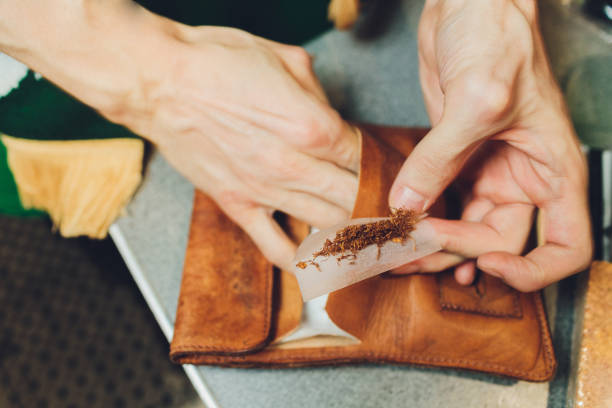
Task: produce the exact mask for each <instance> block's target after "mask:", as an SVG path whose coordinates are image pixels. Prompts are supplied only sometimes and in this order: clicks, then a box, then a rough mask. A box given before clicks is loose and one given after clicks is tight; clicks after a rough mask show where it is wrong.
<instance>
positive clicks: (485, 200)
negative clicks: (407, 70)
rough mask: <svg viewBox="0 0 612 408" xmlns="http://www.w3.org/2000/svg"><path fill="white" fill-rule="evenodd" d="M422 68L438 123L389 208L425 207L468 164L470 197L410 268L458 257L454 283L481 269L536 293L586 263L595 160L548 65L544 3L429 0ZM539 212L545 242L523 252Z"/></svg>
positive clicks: (433, 266) (451, 262)
mask: <svg viewBox="0 0 612 408" xmlns="http://www.w3.org/2000/svg"><path fill="white" fill-rule="evenodd" d="M419 67H420V77H421V85H422V88H423V94H424V97H425V104H426V107H427V111H428V113H429V117H430V119H431V122H432V126H433V127H432V129H431V131H430V132H429V133H428V134H427V135H426V136H425V137H424V138H423V140H422V141H420V142H419V144H418V145H417V146H416V147H415V149H414V150H413V152H412V153H411V154H410V156H409V157H408V158H407V160H406V162H405V163H404V166H403V167H402V169H401V171H400V173H399V175H398V177H397V179H396V180H395V183H394V186H393V188H392V191H391V194H390V201H391V202H390V204H391V206H394V207H411V208H415V209H417V210H426V209H427V207H428V206H429V205H430V204H431V203H433V202H434V201H435V200H436V198H437V197H438V196H439V195H440V193H441V192H442V191H443V190H444V188H445V187H446V186H447V185H448V184H449V183H450V182H451V181H452V180H454V179H456V178H457V176H458V175H459V173H460V171H461V170H462V169H464V171H463V173H462V176H463V177H459V179H460V181H463V182H464V187H466V188H465V192H466V193H467V195H466V200H465V202H464V205H465V206H464V210H463V214H462V219H461V220H457V221H449V220H431V221H432V223H433V225H434V227H435V228H436V232H437V233H438V235H439V237H440V238H441V242H442V246H443V248H444V249H445V251H446V252H442V253H437V254H434V255H432V256H430V257H428V259H422V260H419V261H417V262H416V263H414V264H413V265H410V267H406V268H403V271H404V272H437V271H441V270H444V269H446V268H449V267H451V266H455V265H459V266H458V267H457V268H456V270H455V277H456V278H457V281H459V282H460V283H463V284H469V283H470V282H471V281H472V280H473V279H474V276H475V271H476V269H475V268H476V266H478V268H479V269H481V270H482V271H484V272H486V273H489V274H491V275H493V276H496V277H499V278H501V279H503V280H504V281H506V283H508V284H509V285H511V286H513V287H515V288H517V289H519V290H522V291H533V290H536V289H540V288H542V287H544V286H546V285H549V284H550V283H552V282H555V281H557V280H559V279H562V278H564V277H566V276H568V275H570V274H572V273H576V272H579V271H581V270H583V269H584V268H586V267H587V265H588V264H589V261H590V258H591V253H592V242H591V231H590V221H589V207H588V200H587V184H588V174H587V168H586V161H585V159H584V157H583V155H582V153H581V151H580V145H579V143H578V139H577V137H576V134H575V132H574V129H573V127H572V124H571V121H570V119H569V116H568V113H567V109H566V107H565V104H564V101H563V96H562V94H561V92H560V90H559V88H558V86H557V84H556V83H555V79H554V76H553V74H552V71H551V69H550V66H549V64H548V60H547V57H546V52H545V48H544V43H543V41H542V37H541V34H540V31H539V28H538V19H537V4H536V2H535V1H534V0H523V1H516V0H514V1H512V0H428V1H427V2H426V4H425V8H424V10H423V14H422V16H421V22H420V25H419ZM466 162H467V164H468V166H467V167H465V166H464V164H466ZM464 167H465V168H464ZM536 208H537V209H539V212H540V217H541V225H542V228H541V233H542V235H541V238H542V239H543V240H544V241H545V243H544V245H542V246H540V247H538V248H536V249H534V250H533V251H531V252H529V253H528V254H526V255H524V256H521V255H523V247H524V245H525V241H526V239H527V236H528V233H529V228H530V227H531V223H532V218H533V213H534V210H535V209H536Z"/></svg>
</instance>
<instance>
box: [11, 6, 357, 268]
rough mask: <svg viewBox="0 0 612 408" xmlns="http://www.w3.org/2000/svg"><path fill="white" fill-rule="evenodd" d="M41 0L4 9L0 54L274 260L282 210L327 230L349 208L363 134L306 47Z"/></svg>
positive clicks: (134, 11) (281, 255)
mask: <svg viewBox="0 0 612 408" xmlns="http://www.w3.org/2000/svg"><path fill="white" fill-rule="evenodd" d="M39 3H40V2H37V1H34V0H24V1H23V2H9V3H6V4H4V3H2V5H0V49H1V50H3V51H5V52H7V53H9V54H11V55H13V56H14V57H15V58H18V59H21V60H22V61H23V62H25V63H26V64H27V65H29V66H30V67H31V68H33V69H35V70H37V71H38V72H40V73H41V74H43V75H45V76H46V77H47V78H49V79H50V80H52V81H54V82H55V83H56V84H58V85H59V86H61V87H62V88H64V89H65V90H67V91H68V92H70V93H72V94H73V95H74V96H76V97H77V98H79V99H81V100H82V101H83V102H85V103H87V104H89V105H90V106H92V107H94V108H96V109H97V110H98V111H99V112H100V113H101V114H102V115H104V116H106V117H107V118H108V119H110V120H111V121H114V122H117V123H120V124H123V125H125V126H127V127H128V128H130V129H132V130H133V131H135V132H136V133H138V134H140V135H142V136H144V137H146V138H148V139H150V140H151V141H152V142H153V143H155V144H156V145H157V147H158V148H159V150H160V151H161V152H162V154H164V156H165V157H166V158H167V159H168V161H169V162H170V163H171V164H173V165H174V167H176V168H177V169H178V170H179V171H180V172H181V173H182V174H183V175H185V176H186V177H187V178H188V179H189V180H191V181H192V182H193V183H194V185H195V186H196V187H197V188H199V189H201V190H203V191H204V192H206V193H207V194H208V195H209V196H211V197H212V198H213V199H214V200H215V201H216V202H217V203H218V204H219V206H220V207H221V209H223V211H225V212H226V213H227V215H228V216H229V217H230V218H232V219H233V220H234V221H235V222H236V223H237V224H239V225H240V226H241V227H242V228H243V229H244V230H245V231H246V232H247V233H248V234H249V235H250V236H251V238H252V239H253V240H254V242H255V243H256V244H257V245H258V246H259V248H260V250H261V251H262V252H263V254H264V255H265V256H266V257H267V258H268V259H270V260H271V261H272V262H274V263H275V264H277V265H278V266H281V267H284V268H288V267H289V266H290V265H291V260H292V258H293V255H294V251H295V245H294V244H293V242H292V241H291V240H290V239H289V238H288V237H287V236H286V235H285V234H284V233H283V231H282V230H281V228H280V227H279V226H278V225H277V223H276V222H275V221H274V219H273V218H272V214H273V212H274V211H275V210H281V211H283V212H285V213H287V214H290V215H292V216H294V217H296V218H298V219H301V220H303V221H305V222H307V223H309V224H311V225H313V226H315V227H318V228H325V227H328V226H330V225H332V224H335V223H337V222H339V221H341V220H343V219H345V218H348V217H349V216H350V212H351V210H352V206H353V200H354V199H355V197H356V194H357V184H358V183H357V175H356V173H357V171H358V166H359V154H360V152H359V150H360V141H359V135H358V133H357V131H355V130H354V129H353V128H352V127H351V126H349V125H348V124H347V123H346V122H344V121H343V120H342V119H341V118H340V116H339V115H338V113H337V112H336V111H335V110H333V109H332V108H331V107H330V106H329V104H328V102H327V99H326V97H325V93H324V92H323V89H322V88H321V86H320V84H319V82H318V80H317V78H316V76H315V75H314V73H313V70H312V66H311V58H310V56H309V55H308V54H307V53H306V52H305V51H304V50H303V49H302V48H299V47H293V46H288V45H283V44H278V43H275V42H272V41H267V40H264V39H262V38H258V37H255V36H252V35H250V34H248V33H245V32H242V31H239V30H234V29H227V28H221V27H189V26H185V25H182V24H179V23H176V22H174V21H170V20H167V19H164V18H161V17H159V16H156V15H154V14H152V13H150V12H148V11H146V10H145V9H144V8H142V7H140V6H138V5H136V4H134V3H131V2H129V1H118V2H98V1H91V0H89V1H87V0H86V1H83V2H69V3H70V4H68V3H66V2H65V1H63V0H49V1H48V2H44V4H39ZM66 7H69V8H70V10H69V11H68V12H67V11H66V10H65V8H66ZM3 15H4V16H8V17H11V18H8V17H6V18H4V17H2V16H3Z"/></svg>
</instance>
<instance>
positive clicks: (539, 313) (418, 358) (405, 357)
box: [171, 293, 554, 380]
mask: <svg viewBox="0 0 612 408" xmlns="http://www.w3.org/2000/svg"><path fill="white" fill-rule="evenodd" d="M532 297H535V298H534V299H533V300H534V302H535V307H536V319H537V320H538V323H539V325H540V335H541V339H542V343H543V346H544V360H545V364H546V368H545V370H538V371H535V372H534V371H525V370H516V369H513V368H511V367H508V366H505V365H503V364H496V363H488V362H486V361H484V362H483V361H478V360H468V359H454V358H446V357H436V356H426V355H422V354H412V353H408V354H403V353H397V354H393V355H382V354H380V353H375V352H366V353H363V352H359V351H353V352H348V353H347V356H346V357H341V358H338V359H328V360H319V361H317V360H314V361H313V360H312V355H309V354H297V355H291V356H290V357H288V358H287V362H286V363H289V364H291V363H294V362H299V361H302V362H311V363H317V362H318V363H320V364H323V363H325V362H333V361H347V362H348V361H351V360H349V359H351V355H355V357H353V358H356V359H357V360H358V359H359V358H366V359H369V361H372V362H376V361H379V362H380V361H390V362H407V363H416V364H418V363H419V362H423V363H436V362H437V363H445V364H451V365H457V364H460V365H464V366H466V367H465V368H474V369H477V368H482V369H489V370H491V371H495V372H499V373H506V374H511V375H514V376H517V377H526V378H529V379H533V380H544V379H546V378H548V376H549V375H550V373H551V372H552V371H553V369H554V363H553V361H554V360H553V359H552V358H551V356H552V345H551V343H550V339H549V337H548V336H547V335H546V334H547V327H546V326H545V325H546V323H545V319H543V313H544V310H543V307H544V306H543V304H542V299H541V298H540V296H539V293H534V294H533V295H532ZM175 350H176V351H177V352H181V351H185V352H190V351H192V352H193V350H204V348H203V347H201V346H198V345H193V346H182V347H177V348H175ZM171 354H175V353H174V352H172V353H171ZM245 357H246V356H244V355H235V356H233V357H232V358H233V359H235V360H230V361H237V360H238V361H240V360H241V359H244V358H245ZM179 360H181V359H180V358H179ZM188 360H189V361H193V362H198V360H197V359H193V358H188ZM281 361H283V360H279V361H277V362H270V363H271V364H275V363H277V364H278V363H280V362H281ZM219 363H220V364H222V363H223V362H219ZM245 363H247V364H248V363H251V362H249V361H245ZM253 364H266V363H265V362H257V361H253Z"/></svg>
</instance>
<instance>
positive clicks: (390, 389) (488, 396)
mask: <svg viewBox="0 0 612 408" xmlns="http://www.w3.org/2000/svg"><path fill="white" fill-rule="evenodd" d="M420 9H421V3H420V2H416V1H409V0H406V1H404V2H402V4H401V8H400V9H398V10H396V11H395V12H394V13H393V14H392V15H391V16H390V17H391V21H389V22H388V25H387V27H388V30H387V31H386V32H385V33H384V35H383V36H382V37H380V38H379V39H370V40H364V39H361V40H359V39H356V37H355V35H354V34H351V33H340V32H330V33H328V34H326V35H324V36H322V37H321V38H319V39H318V40H316V41H314V42H313V43H311V44H310V45H308V47H307V49H308V50H309V51H310V52H311V53H313V54H314V55H315V57H316V58H315V68H316V71H317V74H318V75H319V76H320V78H321V81H322V83H323V85H324V87H325V89H326V90H327V92H328V94H329V95H330V99H331V101H332V103H333V104H334V106H336V107H337V108H338V109H340V111H341V112H342V113H343V115H344V116H345V117H347V118H349V119H352V120H358V121H364V122H374V123H384V124H396V125H427V116H426V113H425V110H424V107H423V103H422V97H421V91H420V88H419V85H418V74H417V72H418V67H417V52H416V24H417V20H418V15H419V13H420ZM366 31H367V30H366ZM192 194H193V190H192V187H191V186H190V184H189V183H188V182H187V181H186V180H185V179H183V178H182V177H181V176H179V175H178V174H177V173H176V172H175V171H173V170H172V169H171V168H170V167H169V165H168V164H167V163H165V161H164V160H163V159H162V158H161V157H160V156H159V155H158V154H155V153H154V155H153V158H152V160H151V162H150V164H149V166H148V170H147V175H146V178H145V182H144V184H143V185H142V187H141V189H140V191H139V193H138V194H137V195H136V197H135V199H134V201H133V202H132V203H131V205H130V207H129V215H128V216H127V217H124V218H122V219H120V220H119V221H118V223H117V224H116V225H117V230H118V233H119V234H120V235H121V236H122V238H123V239H124V247H123V248H121V250H122V252H124V254H129V256H131V257H133V261H134V262H133V264H134V265H135V266H136V267H137V269H138V270H132V272H133V273H136V274H139V275H142V278H143V279H144V281H145V283H146V285H149V286H150V289H151V291H150V292H151V294H152V295H151V298H150V302H153V303H155V307H158V306H161V308H160V315H159V316H158V320H160V324H161V325H162V327H165V325H168V326H171V325H172V324H173V322H174V314H175V311H176V305H177V298H178V292H179V285H180V276H181V270H182V264H183V259H184V251H185V247H186V242H187V234H188V225H189V218H190V212H191V204H192ZM549 303H551V304H552V305H553V309H554V304H555V303H554V302H549ZM558 317H559V316H558ZM559 319H561V320H560V321H566V320H564V317H563V316H560V317H559ZM568 330H570V331H571V327H570V329H568ZM167 334H168V335H170V332H168V333H167ZM568 347H569V348H571V341H570V344H569V346H568ZM198 373H199V376H200V378H201V379H203V380H204V381H205V383H206V384H207V385H208V387H209V388H210V390H211V391H212V395H213V397H214V399H215V400H216V401H217V402H218V403H219V405H220V406H223V407H277V406H283V407H294V406H295V407H320V406H326V407H347V406H348V407H379V406H418V407H466V406H481V407H525V406H529V407H536V408H537V407H546V406H547V405H548V406H559V407H560V406H564V401H565V389H566V388H565V386H566V384H567V381H561V382H560V383H559V385H558V387H559V388H558V390H557V391H555V392H556V394H559V397H554V398H552V399H549V392H548V389H549V385H548V384H534V383H527V382H521V381H512V380H507V379H501V378H497V377H493V376H488V375H484V374H478V373H469V372H462V371H454V370H437V369H425V368H416V367H396V366H382V365H380V366H375V365H371V366H363V365H362V366H346V367H327V368H325V367H324V368H302V369H280V370H259V369H247V370H245V369H228V368H216V367H201V368H199V369H198ZM559 378H565V379H567V371H565V372H562V373H560V377H559Z"/></svg>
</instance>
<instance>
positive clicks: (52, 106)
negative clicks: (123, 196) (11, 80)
mask: <svg viewBox="0 0 612 408" xmlns="http://www.w3.org/2000/svg"><path fill="white" fill-rule="evenodd" d="M0 132H2V133H5V134H7V135H10V136H14V137H21V138H26V139H41V140H74V139H102V138H117V137H136V135H134V134H133V133H132V132H130V131H129V130H127V129H125V128H124V127H122V126H119V125H115V124H113V123H110V122H108V121H107V120H105V119H104V118H102V117H101V116H100V115H99V114H98V113H97V112H96V111H95V110H93V109H91V108H90V107H88V106H86V105H84V104H82V103H81V102H79V101H77V100H76V99H74V98H73V97H72V96H70V95H68V94H67V93H65V92H64V91H62V90H61V89H59V88H58V87H56V86H55V85H53V84H52V83H51V82H49V81H47V80H46V79H44V78H41V79H36V78H35V77H34V73H33V72H32V71H28V74H27V75H26V76H25V77H24V78H23V79H22V80H21V82H20V83H19V87H18V88H17V89H15V90H13V91H12V92H11V93H9V94H8V95H7V96H5V97H4V98H2V99H0Z"/></svg>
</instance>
